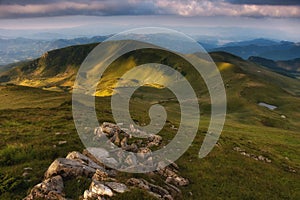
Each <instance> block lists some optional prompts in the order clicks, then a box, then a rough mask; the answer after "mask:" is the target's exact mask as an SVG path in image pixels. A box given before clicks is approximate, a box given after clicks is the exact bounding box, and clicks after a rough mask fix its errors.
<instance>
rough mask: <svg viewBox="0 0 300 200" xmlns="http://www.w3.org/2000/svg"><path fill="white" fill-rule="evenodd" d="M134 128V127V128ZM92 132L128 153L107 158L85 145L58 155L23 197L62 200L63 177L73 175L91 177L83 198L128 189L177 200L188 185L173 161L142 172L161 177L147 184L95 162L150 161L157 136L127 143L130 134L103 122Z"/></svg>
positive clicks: (102, 151)
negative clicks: (84, 147)
mask: <svg viewBox="0 0 300 200" xmlns="http://www.w3.org/2000/svg"><path fill="white" fill-rule="evenodd" d="M131 128H132V127H131ZM135 131H137V130H136V129H135ZM93 134H94V136H95V138H94V139H95V140H97V139H99V137H103V136H104V135H105V136H106V137H108V138H110V141H112V142H113V143H114V144H115V145H119V147H121V148H124V149H129V154H128V156H127V157H124V158H123V157H119V158H114V157H111V153H110V152H108V151H107V150H106V149H101V148H88V149H86V150H84V151H83V153H80V152H77V151H73V152H70V153H69V154H68V155H67V156H66V158H58V159H56V160H55V161H54V162H53V163H52V164H51V165H50V166H49V168H48V170H47V171H46V172H45V179H44V180H43V181H42V182H41V183H40V184H38V185H36V186H34V188H33V189H32V190H31V191H30V193H29V195H28V196H27V197H25V198H24V200H33V199H66V197H65V193H64V180H69V179H74V178H76V177H87V178H89V180H91V183H90V186H89V188H86V190H85V191H84V193H83V194H82V196H81V197H80V198H81V199H84V200H91V199H110V197H112V196H115V195H119V194H120V193H124V192H130V190H131V189H132V188H139V189H141V190H145V191H146V192H148V193H149V194H150V195H152V196H154V197H156V198H157V199H168V200H172V199H180V197H181V190H180V189H179V187H182V186H186V185H188V184H189V181H188V179H186V178H184V177H182V176H180V175H179V167H178V166H177V165H176V164H175V163H171V164H170V165H169V166H167V167H165V168H158V170H156V171H154V172H151V173H149V174H145V178H146V177H148V175H149V176H150V175H154V176H158V177H160V178H161V179H162V180H161V181H159V182H160V184H155V181H152V182H151V183H150V182H149V181H147V180H146V179H145V178H127V179H124V178H120V177H119V175H118V174H119V173H120V172H118V171H116V170H114V169H112V168H110V167H108V166H106V165H105V164H104V163H102V162H100V161H99V158H101V159H100V160H103V159H104V160H105V161H109V162H112V163H118V162H125V163H127V165H128V166H131V165H136V164H138V163H139V162H140V160H145V159H146V160H147V161H148V160H151V159H152V157H151V155H152V151H151V149H150V148H151V147H153V146H159V145H160V144H161V142H162V137H161V136H157V135H150V136H149V137H147V138H145V140H136V141H135V142H134V143H131V144H128V139H130V138H131V137H132V136H131V135H130V133H127V132H125V131H124V130H123V129H121V128H120V127H119V126H117V125H115V124H112V123H103V125H102V126H100V127H98V128H96V129H95V131H94V133H93ZM143 134H144V133H143ZM125 138H127V139H125ZM130 150H131V151H132V152H130ZM134 152H135V153H136V154H134ZM136 155H137V156H136ZM162 162H163V161H162ZM162 162H161V163H158V167H159V166H160V165H162V164H163V163H162ZM127 177H128V175H127ZM78 198H79V197H78Z"/></svg>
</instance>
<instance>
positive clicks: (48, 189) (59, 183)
mask: <svg viewBox="0 0 300 200" xmlns="http://www.w3.org/2000/svg"><path fill="white" fill-rule="evenodd" d="M63 189H64V184H63V179H62V177H61V176H59V175H58V176H54V177H51V178H48V179H46V180H44V181H43V182H41V183H39V184H37V185H36V186H34V187H33V189H32V190H31V191H30V194H29V195H28V196H27V197H25V198H24V199H23V200H34V199H49V200H52V199H53V200H54V199H55V200H65V198H64V193H63Z"/></svg>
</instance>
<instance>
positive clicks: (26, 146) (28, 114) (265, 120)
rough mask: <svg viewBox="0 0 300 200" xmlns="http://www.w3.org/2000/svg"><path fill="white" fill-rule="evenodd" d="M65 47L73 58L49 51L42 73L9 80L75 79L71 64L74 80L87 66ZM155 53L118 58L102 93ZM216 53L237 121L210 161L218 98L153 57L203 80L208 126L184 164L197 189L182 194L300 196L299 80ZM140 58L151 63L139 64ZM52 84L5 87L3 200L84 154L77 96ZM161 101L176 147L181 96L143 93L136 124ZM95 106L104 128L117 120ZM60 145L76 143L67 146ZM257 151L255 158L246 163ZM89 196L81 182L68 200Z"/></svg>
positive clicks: (0, 162) (135, 102)
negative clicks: (206, 145)
mask: <svg viewBox="0 0 300 200" xmlns="http://www.w3.org/2000/svg"><path fill="white" fill-rule="evenodd" d="M92 47H93V45H91V46H90V45H88V46H85V47H72V48H75V49H73V50H74V52H77V53H78V54H82V57H81V58H83V57H84V53H87V52H88V51H89V50H90V49H91V48H92ZM77 48H78V50H77ZM79 49H81V50H79ZM65 50H66V52H65V51H64V50H61V52H60V53H59V54H55V53H52V52H49V53H48V55H47V56H45V58H40V59H38V60H36V61H34V62H36V63H38V64H37V65H34V66H32V67H33V68H30V67H29V66H30V65H28V63H27V64H24V65H22V66H19V67H16V68H14V69H13V70H12V71H9V72H6V73H7V74H6V75H11V76H10V77H11V79H10V82H13V83H16V84H20V83H23V81H24V79H26V78H27V80H29V78H31V79H30V81H32V83H36V82H37V81H41V80H50V79H51V78H53V77H55V78H57V77H56V76H60V75H61V74H64V73H65V72H70V71H68V70H69V67H70V66H73V67H71V68H72V69H73V70H74V71H72V73H70V74H73V73H75V72H76V69H77V67H78V65H79V64H78V63H80V62H79V60H78V61H76V62H75V61H73V60H72V59H71V58H72V57H69V59H70V60H68V59H67V60H68V61H62V60H60V59H63V57H61V55H64V57H68V56H67V55H68V54H70V53H71V54H72V55H74V56H73V58H74V57H78V56H77V55H76V56H75V53H74V52H73V51H71V49H69V48H66V49H65ZM68 51H69V52H68ZM142 54H143V56H141V55H142ZM50 55H51V57H49V56H50ZM147 55H151V51H150V52H145V51H142V52H135V54H130V55H126V56H127V57H122V58H120V59H119V60H117V61H116V62H115V63H113V64H112V66H111V67H112V68H111V70H112V71H108V72H107V73H106V74H105V75H104V77H103V82H102V83H99V89H100V90H101V87H103V85H105V87H106V88H109V89H110V90H109V91H110V92H111V90H112V89H113V85H114V82H115V80H116V79H117V78H118V76H120V74H118V73H121V72H120V71H118V73H111V72H115V71H116V70H115V69H116V68H117V67H119V64H122V65H123V64H126V63H134V64H141V63H143V62H146V61H147V60H146V58H147ZM211 56H212V58H213V59H214V60H215V62H216V63H217V65H218V67H219V69H220V72H221V75H222V77H223V79H224V84H225V86H226V92H227V97H228V114H227V118H226V123H225V127H224V130H223V133H222V135H221V137H220V140H219V142H218V144H217V145H216V146H215V148H214V149H213V151H212V152H211V153H210V154H209V155H208V156H207V157H205V158H204V159H199V158H198V151H199V148H200V146H201V143H202V140H203V138H204V136H205V133H206V131H207V126H208V123H209V119H210V115H209V110H210V101H209V97H208V94H207V91H206V89H205V88H204V85H203V82H201V81H200V83H201V84H199V82H198V80H197V81H195V79H194V78H195V77H194V76H195V75H194V73H193V72H194V71H193V70H192V69H190V68H189V66H188V65H186V63H182V61H181V60H180V59H179V60H178V59H177V60H174V59H173V57H172V55H168V54H166V53H163V52H161V53H160V54H159V55H156V56H153V55H152V56H151V58H150V59H156V60H157V61H160V62H163V63H164V64H169V65H171V66H174V68H177V70H179V71H180V72H181V73H182V74H184V75H185V77H186V78H187V79H190V80H194V82H193V84H195V85H198V86H196V88H197V87H198V88H199V91H198V92H199V93H198V97H199V103H200V109H201V114H202V115H201V122H200V128H199V130H198V134H197V136H196V138H195V140H194V142H193V144H192V146H191V147H190V148H189V150H188V151H187V152H186V153H185V154H184V155H183V156H182V157H181V158H180V159H179V160H178V161H177V164H178V165H179V167H180V169H181V174H182V175H183V176H185V177H187V178H189V180H190V182H191V184H190V185H189V186H187V187H183V188H181V189H182V190H183V196H184V197H185V199H299V198H300V191H299V188H300V182H299V179H300V174H299V171H300V156H299V155H300V135H299V130H300V124H299V117H300V114H299V113H300V108H299V106H298V105H300V99H299V94H300V93H299V88H300V87H299V84H300V83H299V81H298V80H296V79H291V78H288V77H285V76H281V75H279V74H276V73H274V72H270V71H268V70H266V69H263V68H261V67H260V66H258V65H254V64H253V63H250V62H247V61H244V60H242V59H240V58H238V57H235V56H233V55H230V54H226V53H222V52H216V53H212V54H211ZM56 57H58V58H56ZM141 57H143V58H144V59H145V60H141V59H139V58H141ZM50 58H51V59H50ZM48 59H49V62H48V61H47V62H46V63H44V64H42V60H44V61H45V60H48ZM56 59H57V61H56ZM34 62H31V64H32V63H34ZM60 62H62V64H61V65H60ZM77 62H78V63H77ZM70 63H71V64H70ZM56 64H57V65H56ZM172 64H173V65H172ZM46 66H47V67H46ZM28 67H29V68H28ZM114 67H115V68H114ZM52 68H54V69H52ZM38 72H39V73H38ZM18 73H19V74H18ZM66 74H68V73H66ZM70 74H69V75H70ZM69 75H68V76H67V77H69V78H66V79H63V80H62V81H61V82H60V81H58V82H55V81H53V85H51V86H53V87H57V88H60V89H61V88H62V86H63V84H65V83H70V85H69V86H70V87H71V82H72V79H71V78H70V76H69ZM19 76H20V77H21V78H20V79H18V77H19ZM72 76H73V75H72ZM43 78H44V79H43ZM30 83H31V82H30ZM45 83H46V81H45V82H43V84H44V85H34V84H32V85H30V86H35V87H36V88H32V87H26V86H18V85H2V86H0V90H1V93H0V95H1V101H0V119H1V120H0V134H1V141H0V144H1V145H0V177H1V179H0V199H21V198H22V197H24V196H25V195H26V193H27V192H28V189H29V188H31V187H32V186H33V185H35V184H37V183H38V182H40V180H42V178H43V173H44V171H45V170H46V169H47V167H48V166H49V164H50V163H51V162H52V161H53V160H54V159H55V158H57V157H59V156H66V154H67V153H68V152H69V151H73V150H78V151H81V150H82V149H83V148H84V147H83V145H82V144H81V142H80V139H79V137H78V135H77V133H76V130H75V127H74V123H73V120H72V112H71V94H70V93H69V92H53V91H47V90H43V89H42V88H44V87H46V86H48V85H47V84H45ZM133 83H134V82H133ZM133 83H131V84H133ZM21 85H24V84H21ZM105 87H103V88H105ZM201 88H202V90H200V89H201ZM157 102H158V103H161V104H162V105H163V106H165V108H166V110H167V112H168V120H167V123H166V125H165V127H164V129H163V130H162V131H161V132H160V134H161V135H163V136H164V138H165V142H168V140H170V139H172V138H173V136H174V134H176V131H175V130H174V129H172V128H171V127H172V126H173V125H175V126H178V123H179V120H178V118H179V116H180V115H179V114H180V113H179V110H178V108H179V107H178V102H177V101H176V100H175V99H174V95H173V96H172V94H171V93H170V92H168V91H167V90H166V89H164V88H159V87H142V88H140V89H139V90H138V91H137V92H136V93H135V94H134V96H133V98H132V99H131V106H130V109H131V113H132V118H133V120H134V121H136V122H137V123H140V124H142V123H148V122H149V118H148V108H149V107H150V106H151V105H152V104H153V103H157ZM259 102H265V103H269V104H272V105H276V106H277V107H278V108H276V109H275V110H269V109H268V108H265V107H262V106H259V105H258V103H259ZM96 108H97V115H98V119H99V122H103V121H113V119H112V114H111V109H110V96H104V97H97V98H96ZM283 115H284V116H285V118H283V117H282V116H283ZM60 141H67V143H66V144H60ZM237 147H238V148H240V149H241V151H240V150H238V148H237ZM242 153H244V154H242ZM248 154H249V155H251V156H247V155H248ZM259 156H263V157H265V158H268V159H269V160H271V162H270V163H269V162H265V161H261V160H256V159H254V158H258V157H259ZM25 167H31V168H33V171H32V172H30V173H29V174H27V175H26V176H23V175H24V174H23V173H24V168H25ZM124 176H126V177H129V176H136V175H128V174H127V175H124ZM140 176H144V175H140ZM145 178H146V179H147V177H145ZM83 184H84V183H83ZM83 189H84V187H82V185H81V184H79V183H78V184H77V183H76V184H73V185H68V186H67V187H66V190H67V191H66V193H67V197H74V196H73V195H74V194H80V193H83V191H82V190H83ZM133 199H134V198H133ZM136 199H141V197H140V196H138V197H136Z"/></svg>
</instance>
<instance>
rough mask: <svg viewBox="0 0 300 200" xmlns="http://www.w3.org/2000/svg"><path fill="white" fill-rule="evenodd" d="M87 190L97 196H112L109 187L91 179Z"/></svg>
mask: <svg viewBox="0 0 300 200" xmlns="http://www.w3.org/2000/svg"><path fill="white" fill-rule="evenodd" d="M89 190H90V191H91V192H92V193H94V194H95V195H97V196H109V197H112V196H113V192H112V190H111V189H110V188H109V187H107V186H105V185H103V184H102V183H101V182H99V181H96V180H93V182H92V183H91V186H90V189H89Z"/></svg>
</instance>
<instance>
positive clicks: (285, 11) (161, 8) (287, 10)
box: [0, 0, 300, 18]
mask: <svg viewBox="0 0 300 200" xmlns="http://www.w3.org/2000/svg"><path fill="white" fill-rule="evenodd" d="M137 14H146V15H147V14H158V15H159V14H162V15H163V14H174V15H181V16H249V17H296V18H299V17H300V6H284V5H248V4H231V3H228V2H227V1H225V0H215V1H212V0H145V1H143V0H124V1H119V0H101V1H95V0H79V1H58V2H53V3H40V4H38V3H36V4H24V5H21V4H6V5H4V4H2V5H0V17H1V18H14V17H32V16H60V15H137Z"/></svg>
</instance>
